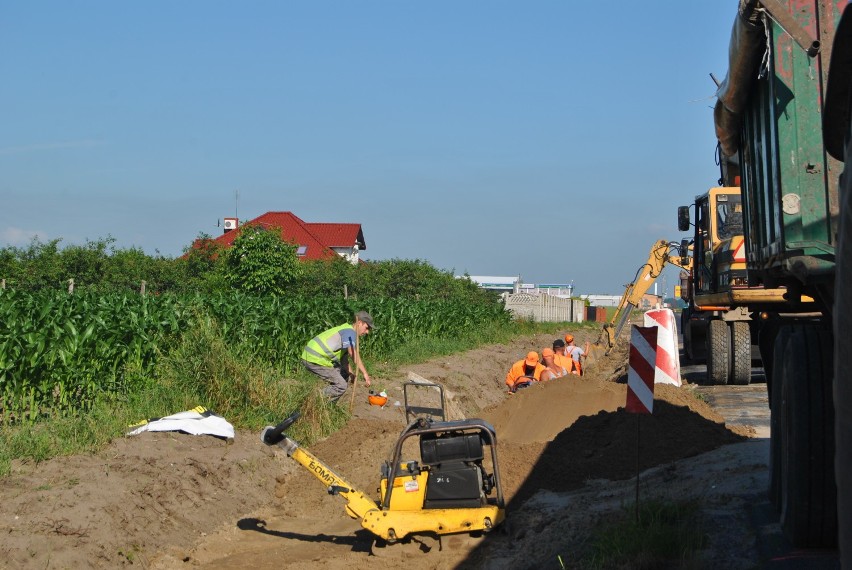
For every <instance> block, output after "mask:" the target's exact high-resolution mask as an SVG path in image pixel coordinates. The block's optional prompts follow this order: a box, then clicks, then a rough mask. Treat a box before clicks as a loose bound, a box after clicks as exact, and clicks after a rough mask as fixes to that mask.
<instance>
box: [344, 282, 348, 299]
mask: <svg viewBox="0 0 852 570" xmlns="http://www.w3.org/2000/svg"><path fill="white" fill-rule="evenodd" d="M343 298H344V299H348V298H349V289H348V288H347V287H346V285H345V284H344V285H343Z"/></svg>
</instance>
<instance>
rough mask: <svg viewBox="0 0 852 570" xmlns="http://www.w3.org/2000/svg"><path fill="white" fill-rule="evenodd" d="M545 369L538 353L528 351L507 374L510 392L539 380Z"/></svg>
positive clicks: (512, 392)
mask: <svg viewBox="0 0 852 570" xmlns="http://www.w3.org/2000/svg"><path fill="white" fill-rule="evenodd" d="M544 370H545V368H544V365H542V364H541V362H539V361H538V353H537V352H535V351H532V352H528V353H527V357H526V358H524V359H521V360H519V361H517V362H516V363H514V364H513V365H512V367H511V368H510V369H509V373H508V374H506V385H507V386H508V387H509V393H510V394H514V393H515V392H517V391H518V389H519V388H526V387H527V386H529V385H531V384H532V383H533V382H539V381H540V380H541V373H542V372H544Z"/></svg>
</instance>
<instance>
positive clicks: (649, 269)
mask: <svg viewBox="0 0 852 570" xmlns="http://www.w3.org/2000/svg"><path fill="white" fill-rule="evenodd" d="M666 264H671V265H674V266H676V267H680V268H681V269H685V270H687V271H689V269H690V266H691V264H692V260H691V259H690V258H689V257H688V256H687V252H686V251H684V249H683V247H682V244H679V243H674V242H669V241H666V240H664V239H661V240H659V241H657V242H656V243H654V245H653V246H652V247H651V252H650V254H649V255H648V261H646V262H645V264H644V265H642V267H640V268H639V270H638V271H637V272H636V277H635V278H634V280H633V282H632V283H628V284H627V285H626V286H625V289H624V295H622V296H621V301H619V303H618V308H617V309H616V310H615V314H614V315H613V316H612V319H611V320H610V322H609V323H607V324H605V325H604V329H603V331H602V332H601V338H600V339H599V340H598V344H599V345H600V344H603V345H605V346H606V352H607V354H608V353H609V351H610V350H612V347H613V346H615V341H616V339H617V338H618V335H619V334H621V331H622V329H623V328H624V324H625V323H626V322H627V318H628V317H629V316H630V313H631V311H633V309H635V308H636V307H638V306H639V305H640V304H641V302H642V297H643V296H644V295H645V293H647V292H648V289H650V288H651V285H653V284H654V282H655V281H656V280H657V278H658V277H659V276H660V274H661V273H662V272H663V269H665V267H666Z"/></svg>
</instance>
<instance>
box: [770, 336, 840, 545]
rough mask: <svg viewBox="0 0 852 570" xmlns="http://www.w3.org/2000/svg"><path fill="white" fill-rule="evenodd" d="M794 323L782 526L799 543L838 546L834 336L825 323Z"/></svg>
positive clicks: (785, 372) (788, 356)
mask: <svg viewBox="0 0 852 570" xmlns="http://www.w3.org/2000/svg"><path fill="white" fill-rule="evenodd" d="M790 328H791V336H790V340H789V342H788V343H787V347H788V350H787V351H786V353H785V354H784V356H783V366H782V370H781V384H782V385H781V389H782V392H783V394H782V396H781V398H782V404H781V405H782V407H783V409H784V411H783V420H782V423H783V425H782V427H781V429H782V430H783V431H782V433H783V436H784V439H783V441H782V448H781V470H782V476H781V528H782V529H783V531H784V534H785V535H786V536H787V538H788V539H789V540H790V542H791V543H793V544H794V545H795V546H799V547H807V548H820V547H833V546H835V545H836V544H837V490H836V486H835V482H834V404H833V401H832V395H831V385H832V383H831V382H832V372H833V362H832V361H833V338H832V334H831V332H830V331H829V330H828V329H826V328H824V327H818V326H808V325H795V326H792V327H790Z"/></svg>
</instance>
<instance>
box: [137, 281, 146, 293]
mask: <svg viewBox="0 0 852 570" xmlns="http://www.w3.org/2000/svg"><path fill="white" fill-rule="evenodd" d="M146 283H147V282H146V281H145V280H144V279H143V280H142V285H141V286H140V287H139V294H140V295H142V296H143V297H144V296H145V284H146Z"/></svg>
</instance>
